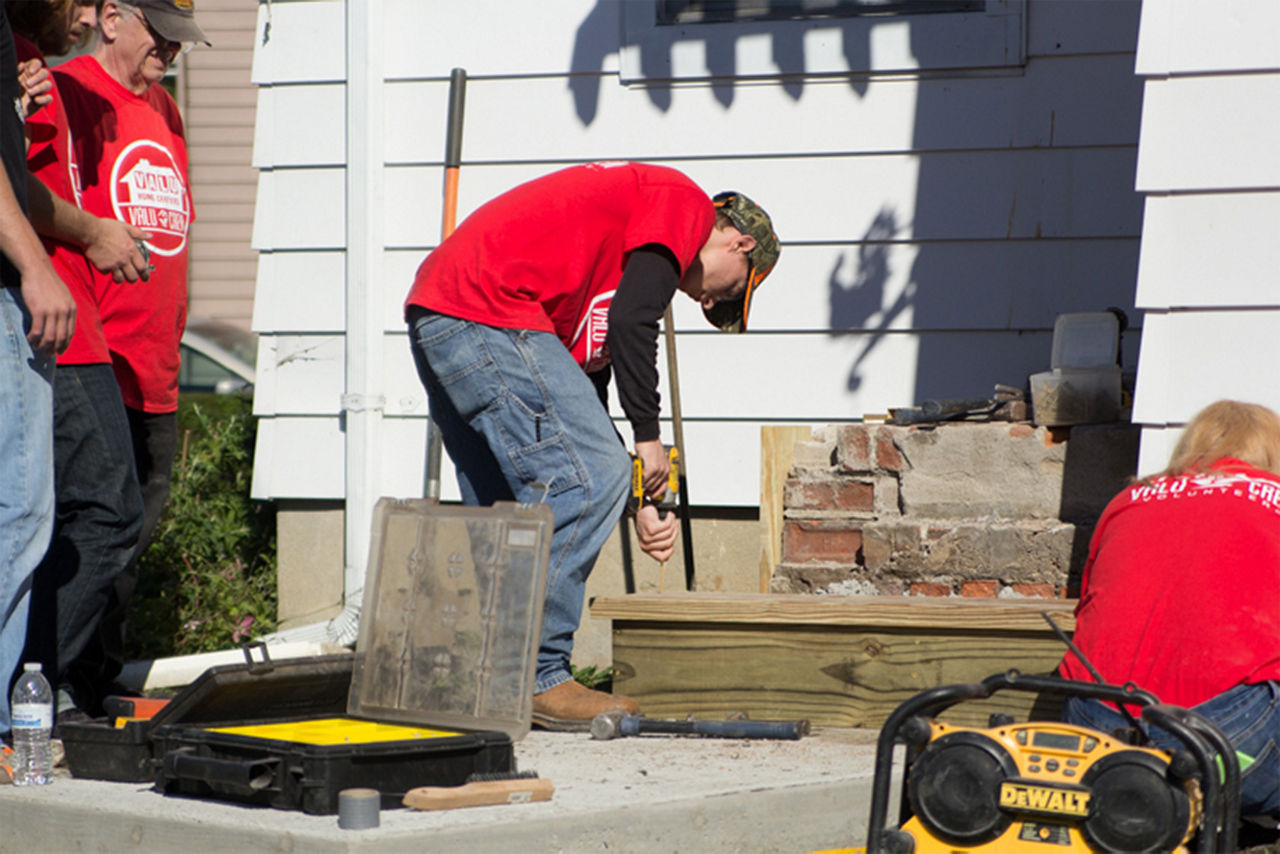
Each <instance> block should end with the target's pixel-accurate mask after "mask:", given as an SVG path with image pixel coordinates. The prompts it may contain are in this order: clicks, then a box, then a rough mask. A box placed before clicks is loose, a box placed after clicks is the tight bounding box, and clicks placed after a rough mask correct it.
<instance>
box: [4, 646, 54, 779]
mask: <svg viewBox="0 0 1280 854" xmlns="http://www.w3.org/2000/svg"><path fill="white" fill-rule="evenodd" d="M9 712H10V715H11V717H12V725H13V784H14V785H15V786H46V785H48V784H49V783H52V782H53V750H52V747H51V746H50V744H49V739H50V737H51V735H52V732H53V690H52V689H51V688H50V687H49V680H47V679H45V678H44V674H43V673H41V672H40V663H39V662H28V663H27V664H24V665H23V666H22V678H20V679H19V680H18V683H17V684H16V685H14V686H13V695H12V698H11V699H10V702H9Z"/></svg>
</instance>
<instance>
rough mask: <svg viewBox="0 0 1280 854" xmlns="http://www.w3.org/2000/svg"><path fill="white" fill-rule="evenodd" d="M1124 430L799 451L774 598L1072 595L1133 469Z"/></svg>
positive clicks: (1004, 426) (879, 432)
mask: <svg viewBox="0 0 1280 854" xmlns="http://www.w3.org/2000/svg"><path fill="white" fill-rule="evenodd" d="M1137 436H1138V431H1137V430H1136V429H1135V428H1133V427H1131V426H1129V425H1119V424H1117V425H1095V426H1087V427H1075V428H1070V429H1058V430H1053V429H1050V428H1045V427H1032V426H1031V425H1030V424H1025V423H1013V424H1010V423H989V424H984V423H951V424H940V425H920V426H912V427H900V426H894V425H885V424H848V425H839V426H830V427H824V428H820V429H817V430H815V431H814V433H813V437H812V439H811V440H809V441H806V442H800V443H798V444H797V446H796V449H795V464H794V466H793V468H792V469H791V471H790V472H789V476H788V479H787V482H786V487H785V490H784V500H783V519H784V524H783V530H782V560H781V563H779V565H778V566H777V567H776V568H775V570H774V573H773V578H772V582H771V587H772V589H773V590H774V591H775V592H791V593H796V592H811V593H837V594H839V593H845V594H878V595H919V596H970V597H992V596H1028V597H1042V598H1043V597H1061V596H1066V595H1074V593H1075V589H1074V588H1075V585H1076V583H1077V580H1078V576H1079V571H1080V568H1081V566H1082V565H1083V561H1084V556H1085V554H1086V549H1087V546H1088V537H1089V534H1090V533H1091V531H1092V525H1093V523H1094V521H1095V520H1096V519H1097V516H1098V514H1099V513H1100V512H1101V511H1102V508H1103V507H1104V506H1106V503H1107V501H1109V500H1110V499H1111V497H1112V496H1113V495H1114V494H1115V493H1116V492H1118V491H1119V490H1120V489H1121V488H1122V487H1123V486H1124V484H1125V482H1126V481H1127V479H1128V478H1130V477H1131V476H1132V475H1133V473H1134V471H1135V469H1136V465H1137Z"/></svg>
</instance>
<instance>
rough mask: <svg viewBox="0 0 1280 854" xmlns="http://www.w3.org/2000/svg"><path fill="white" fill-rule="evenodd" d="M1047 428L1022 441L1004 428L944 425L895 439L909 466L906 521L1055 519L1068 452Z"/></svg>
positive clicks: (904, 490) (903, 487) (904, 496)
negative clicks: (1049, 439)
mask: <svg viewBox="0 0 1280 854" xmlns="http://www.w3.org/2000/svg"><path fill="white" fill-rule="evenodd" d="M1044 434H1045V430H1044V428H1036V429H1035V430H1034V431H1033V432H1032V433H1031V434H1029V435H1026V436H1023V437H1014V436H1012V435H1010V428H1009V425H1007V424H999V423H992V424H943V425H939V426H938V427H937V428H936V429H932V430H923V429H917V430H911V431H909V432H901V433H898V434H896V439H897V442H898V445H899V447H900V449H901V450H902V453H903V456H905V457H906V459H907V460H908V461H909V462H910V466H909V468H907V469H905V470H903V471H902V473H901V490H902V507H903V514H904V515H906V516H913V517H920V518H932V519H983V518H995V519H1056V518H1057V517H1058V509H1059V505H1060V504H1061V500H1062V470H1063V464H1064V461H1065V459H1066V448H1065V447H1063V446H1062V445H1052V446H1046V445H1045V442H1044Z"/></svg>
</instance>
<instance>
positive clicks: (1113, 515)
mask: <svg viewBox="0 0 1280 854" xmlns="http://www.w3.org/2000/svg"><path fill="white" fill-rule="evenodd" d="M1075 643H1076V646H1077V647H1078V648H1079V649H1080V651H1081V653H1082V654H1083V655H1084V657H1085V658H1087V659H1089V661H1090V662H1092V663H1093V665H1094V666H1095V667H1096V668H1097V669H1098V672H1099V673H1100V674H1101V675H1102V677H1103V678H1104V679H1106V680H1107V681H1108V682H1113V683H1124V682H1130V681H1131V682H1133V683H1134V684H1136V685H1137V686H1138V687H1140V688H1144V689H1146V690H1148V691H1151V692H1152V693H1154V694H1155V695H1156V696H1158V697H1159V698H1160V699H1161V700H1162V701H1163V702H1165V703H1171V704H1174V705H1177V706H1182V707H1184V708H1189V709H1193V710H1194V711H1196V712H1198V713H1200V714H1201V715H1204V716H1205V717H1207V718H1209V719H1210V720H1212V721H1214V722H1215V723H1216V724H1217V725H1218V726H1219V727H1221V728H1222V730H1223V732H1224V733H1226V735H1227V737H1228V738H1229V739H1230V740H1231V742H1232V744H1233V745H1234V746H1235V748H1236V750H1237V751H1239V752H1240V753H1242V754H1244V755H1246V756H1248V757H1250V758H1251V759H1252V760H1253V761H1252V763H1248V764H1247V767H1245V768H1244V774H1243V783H1242V792H1241V808H1242V812H1243V814H1244V815H1251V816H1267V817H1270V818H1276V819H1280V416H1277V415H1276V413H1275V412H1273V411H1271V410H1270V409H1267V408H1266V407H1264V406H1259V405H1257V404H1253V403H1241V402H1239V401H1234V400H1220V401H1217V402H1216V403H1213V404H1211V405H1209V406H1207V407H1206V408H1205V409H1203V410H1201V411H1200V412H1199V413H1198V414H1196V416H1195V417H1194V418H1192V419H1191V421H1190V423H1188V424H1187V426H1186V429H1185V430H1184V432H1183V434H1182V437H1181V438H1180V439H1179V441H1178V443H1177V445H1176V446H1175V447H1174V451H1173V455H1172V457H1171V458H1170V461H1169V465H1168V467H1167V468H1166V469H1165V470H1164V471H1162V472H1160V473H1159V474H1156V475H1153V476H1151V477H1148V478H1145V479H1143V480H1139V481H1135V482H1134V483H1133V484H1132V485H1130V486H1129V487H1127V488H1126V489H1125V490H1123V491H1122V492H1121V493H1120V494H1119V495H1117V496H1116V497H1115V498H1113V499H1112V500H1111V503H1110V504H1108V505H1107V507H1106V509H1105V510H1103V512H1102V516H1101V517H1100V518H1099V519H1098V525H1097V527H1096V528H1095V529H1094V532H1093V539H1092V541H1091V542H1090V545H1089V557H1088V560H1087V562H1086V563H1085V567H1084V575H1083V577H1082V579H1081V594H1080V602H1079V604H1078V605H1077V606H1076V629H1075ZM1059 672H1060V673H1061V674H1062V675H1063V676H1065V677H1067V678H1069V679H1079V680H1082V681H1092V677H1091V675H1090V673H1089V670H1088V668H1087V667H1086V666H1085V664H1084V663H1083V662H1082V661H1081V660H1080V658H1079V657H1077V656H1076V655H1075V654H1074V653H1068V654H1067V655H1066V657H1065V658H1064V659H1063V661H1062V664H1061V665H1060V667H1059ZM1063 718H1064V720H1066V721H1068V722H1070V723H1075V724H1080V725H1082V726H1088V727H1092V728H1094V729H1097V730H1101V731H1103V732H1112V731H1114V730H1116V729H1117V728H1122V727H1126V726H1128V723H1127V721H1126V720H1125V718H1123V717H1122V716H1121V715H1120V713H1119V712H1118V711H1117V710H1116V709H1115V708H1114V707H1113V706H1111V705H1110V704H1107V703H1104V702H1102V701H1099V700H1093V699H1084V698H1080V697H1070V698H1068V699H1067V701H1066V703H1065V706H1064V709H1063ZM1148 734H1149V736H1150V737H1151V740H1152V743H1153V744H1155V745H1157V746H1160V747H1167V748H1173V747H1177V746H1178V745H1179V742H1177V740H1176V739H1174V738H1173V737H1171V736H1170V735H1169V734H1168V733H1165V732H1162V731H1160V730H1156V729H1153V730H1151V731H1150V732H1149V733H1148Z"/></svg>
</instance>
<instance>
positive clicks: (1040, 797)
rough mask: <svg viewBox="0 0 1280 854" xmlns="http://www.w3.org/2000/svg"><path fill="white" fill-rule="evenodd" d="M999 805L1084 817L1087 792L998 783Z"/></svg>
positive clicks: (1028, 811)
mask: <svg viewBox="0 0 1280 854" xmlns="http://www.w3.org/2000/svg"><path fill="white" fill-rule="evenodd" d="M1000 806H1001V807H1003V808H1005V809H1007V810H1012V811H1014V812H1027V813H1039V814H1041V815H1059V816H1070V817H1071V818H1084V817H1085V816H1087V815H1088V814H1089V793H1088V792H1086V791H1082V790H1080V789H1059V788H1055V787H1052V786H1028V785H1026V784H1024V783H1010V782H1004V783H1001V784H1000Z"/></svg>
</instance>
